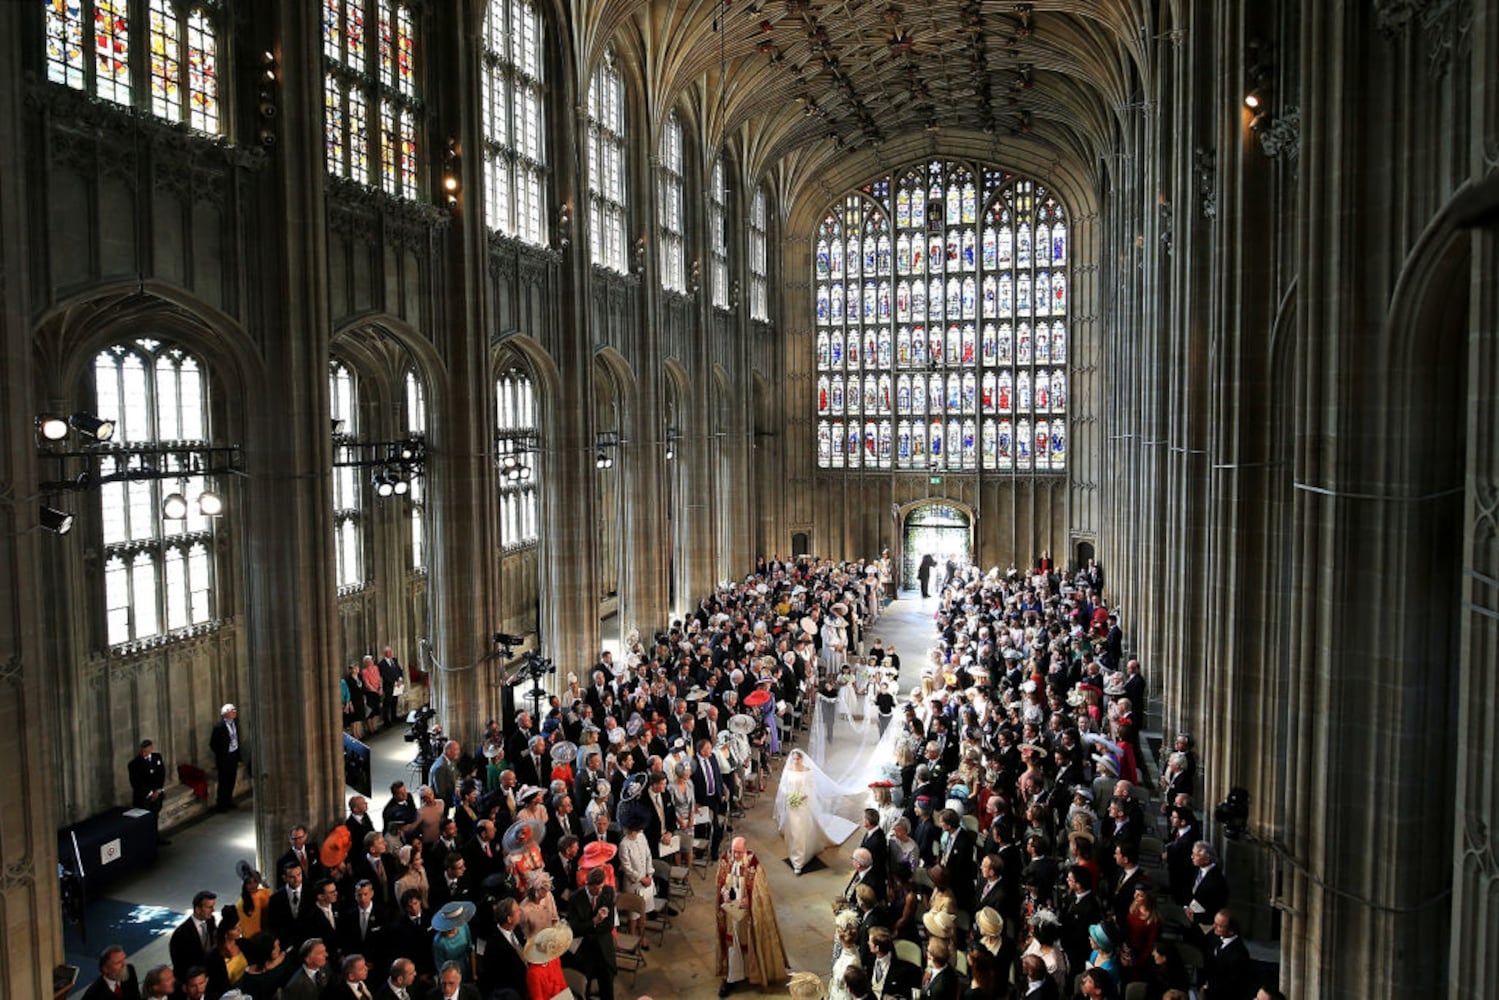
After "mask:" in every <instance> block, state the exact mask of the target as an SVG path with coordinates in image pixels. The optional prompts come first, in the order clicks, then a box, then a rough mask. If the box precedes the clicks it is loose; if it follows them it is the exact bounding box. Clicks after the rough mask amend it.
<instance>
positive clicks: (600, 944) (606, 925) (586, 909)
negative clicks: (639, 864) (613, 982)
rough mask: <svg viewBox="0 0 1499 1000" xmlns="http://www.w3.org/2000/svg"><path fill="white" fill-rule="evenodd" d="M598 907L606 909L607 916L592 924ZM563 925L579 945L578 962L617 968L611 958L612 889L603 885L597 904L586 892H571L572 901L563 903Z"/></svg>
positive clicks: (612, 945) (612, 940)
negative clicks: (564, 905) (564, 915)
mask: <svg viewBox="0 0 1499 1000" xmlns="http://www.w3.org/2000/svg"><path fill="white" fill-rule="evenodd" d="M599 906H603V907H605V908H607V909H608V910H609V913H608V915H607V916H605V917H604V919H603V920H601V921H598V922H597V923H595V922H594V913H595V911H596V909H597V908H598V907H599ZM567 923H568V926H569V927H571V928H572V931H573V937H574V938H576V939H578V940H579V941H580V942H581V945H580V947H579V949H578V957H579V958H580V959H581V960H583V961H584V962H585V963H586V962H590V961H591V962H599V963H602V964H603V965H604V967H606V968H608V969H610V970H614V969H616V968H618V962H617V961H616V960H615V957H614V890H613V889H611V888H609V887H608V886H607V885H606V886H604V888H603V889H601V890H600V891H599V898H598V902H597V904H595V902H594V900H593V898H592V897H591V896H589V895H588V890H587V889H584V890H582V891H579V892H575V893H573V898H572V899H570V900H568V901H567Z"/></svg>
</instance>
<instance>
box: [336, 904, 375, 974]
mask: <svg viewBox="0 0 1499 1000" xmlns="http://www.w3.org/2000/svg"><path fill="white" fill-rule="evenodd" d="M385 914H386V910H385V908H384V907H382V906H380V905H379V904H378V903H376V904H375V905H374V906H372V907H370V921H369V927H368V928H367V929H366V930H365V932H364V933H363V934H360V933H359V908H358V907H356V906H351V907H349V908H347V909H345V910H343V911H341V912H340V913H339V914H338V950H339V951H341V952H343V953H344V954H345V955H363V956H364V957H365V958H366V959H368V960H369V964H370V968H371V969H374V970H377V974H378V970H380V969H381V967H382V965H384V963H382V962H381V961H380V960H381V959H382V958H383V957H384V955H385V949H384V945H385V921H386V917H385Z"/></svg>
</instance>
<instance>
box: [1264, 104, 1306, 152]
mask: <svg viewBox="0 0 1499 1000" xmlns="http://www.w3.org/2000/svg"><path fill="white" fill-rule="evenodd" d="M1260 149H1262V150H1264V153H1265V155H1266V156H1268V157H1270V158H1271V159H1275V158H1276V157H1279V156H1282V155H1284V156H1285V158H1286V162H1287V163H1295V162H1296V157H1297V156H1298V155H1300V153H1301V109H1300V108H1299V107H1290V108H1286V110H1285V111H1283V112H1281V113H1280V114H1278V115H1276V116H1275V119H1274V120H1273V121H1272V122H1271V123H1270V126H1269V127H1268V128H1266V129H1265V130H1264V131H1263V132H1261V133H1260Z"/></svg>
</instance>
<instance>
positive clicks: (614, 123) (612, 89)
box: [588, 49, 629, 274]
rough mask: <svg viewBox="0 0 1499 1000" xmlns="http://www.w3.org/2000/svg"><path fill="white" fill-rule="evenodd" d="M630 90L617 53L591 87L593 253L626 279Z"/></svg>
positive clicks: (596, 260)
mask: <svg viewBox="0 0 1499 1000" xmlns="http://www.w3.org/2000/svg"><path fill="white" fill-rule="evenodd" d="M626 201H627V195H626V187H625V85H624V80H623V79H621V77H620V75H619V70H618V69H616V68H615V65H614V52H613V50H612V49H611V50H610V51H609V52H607V53H605V54H604V61H603V62H602V63H600V64H599V68H598V69H597V70H596V71H595V72H594V74H593V79H592V80H590V81H589V82H588V249H589V252H590V253H591V254H592V255H593V262H594V263H595V264H597V265H599V266H600V267H607V268H609V269H610V270H611V271H618V272H619V273H620V274H624V273H625V272H626V271H628V270H629V263H628V261H627V260H626V256H625V253H626V251H625V243H626V240H625V204H626Z"/></svg>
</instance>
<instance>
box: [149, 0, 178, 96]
mask: <svg viewBox="0 0 1499 1000" xmlns="http://www.w3.org/2000/svg"><path fill="white" fill-rule="evenodd" d="M150 22H151V111H152V113H153V114H157V115H160V116H161V117H163V118H169V119H171V120H172V121H181V120H182V93H181V90H180V81H181V77H182V61H181V56H180V54H179V48H180V45H179V37H178V34H179V32H178V27H179V25H178V22H177V13H176V11H175V10H173V9H172V7H171V5H170V4H169V3H168V2H167V0H151V18H150Z"/></svg>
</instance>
